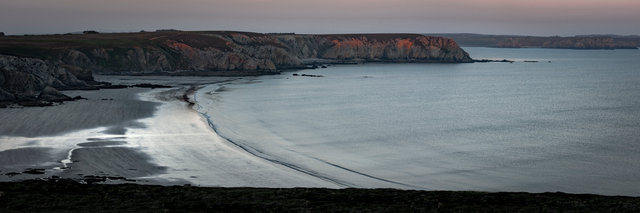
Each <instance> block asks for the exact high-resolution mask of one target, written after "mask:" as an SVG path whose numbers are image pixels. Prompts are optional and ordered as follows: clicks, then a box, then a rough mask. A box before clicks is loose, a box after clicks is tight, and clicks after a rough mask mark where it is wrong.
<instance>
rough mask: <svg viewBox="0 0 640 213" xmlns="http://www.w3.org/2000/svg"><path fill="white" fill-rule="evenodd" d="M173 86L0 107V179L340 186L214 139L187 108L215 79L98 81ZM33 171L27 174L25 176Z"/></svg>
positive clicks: (100, 92) (110, 78)
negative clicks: (45, 104) (56, 102)
mask: <svg viewBox="0 0 640 213" xmlns="http://www.w3.org/2000/svg"><path fill="white" fill-rule="evenodd" d="M98 78H100V80H103V81H108V82H112V83H114V84H135V83H147V82H153V83H156V84H163V85H170V86H173V88H166V89H147V88H126V89H109V90H104V89H103V90H98V91H95V90H94V91H66V92H65V93H67V94H69V95H73V96H76V95H80V96H82V97H85V98H87V99H88V100H80V101H75V102H67V103H64V104H61V105H58V106H52V107H38V108H7V109H0V117H1V118H2V120H3V121H10V122H2V123H1V124H0V141H1V143H0V162H2V163H1V164H0V171H1V173H2V174H3V175H0V181H19V180H25V179H37V178H50V177H52V176H58V177H63V178H75V179H86V178H87V177H89V178H91V177H109V178H111V179H109V178H106V180H107V181H108V182H114V183H118V182H123V181H135V182H138V183H146V184H162V185H174V184H193V185H202V186H227V187H231V186H253V187H295V186H306V187H338V186H337V185H335V184H333V183H330V182H327V181H324V180H321V179H318V178H315V177H312V176H309V175H306V174H303V173H300V172H297V171H295V170H292V169H290V168H286V167H284V166H280V165H277V164H273V163H270V162H268V161H265V160H263V159H260V158H257V157H255V156H253V155H251V154H248V153H246V152H245V151H244V150H242V149H240V148H238V147H236V146H234V145H233V144H232V143H229V142H228V141H226V140H224V139H223V138H221V137H219V136H218V135H217V134H216V133H215V132H214V131H213V130H212V129H211V128H210V127H209V126H208V124H207V122H206V120H205V119H204V118H203V117H202V116H201V115H200V114H198V113H197V111H195V110H194V109H192V107H193V105H192V104H190V103H187V102H185V101H184V100H183V99H184V97H183V96H184V95H185V94H188V92H187V90H191V91H193V89H194V88H197V87H198V86H199V85H207V84H211V83H216V82H225V81H229V80H233V78H220V77H206V78H202V77H179V78H176V77H131V76H98ZM33 169H36V170H34V171H35V172H25V171H29V170H33Z"/></svg>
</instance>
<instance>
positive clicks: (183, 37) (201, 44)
mask: <svg viewBox="0 0 640 213" xmlns="http://www.w3.org/2000/svg"><path fill="white" fill-rule="evenodd" d="M92 32H95V31H85V32H84V33H83V34H64V35H39V36H4V37H2V38H0V54H4V55H13V56H19V57H31V58H38V59H43V60H47V59H50V58H51V57H54V56H55V57H56V58H58V57H59V55H60V54H63V53H65V52H66V50H69V49H80V50H82V49H87V50H89V49H95V48H96V47H101V48H113V49H114V50H118V49H121V50H123V51H127V50H129V49H130V48H131V47H135V46H140V47H144V46H154V47H158V48H165V45H163V43H164V42H165V41H167V40H174V41H179V42H183V43H188V44H189V45H190V46H192V47H195V48H201V49H205V48H217V49H220V50H224V49H226V48H228V47H227V44H226V42H225V41H224V40H223V39H220V38H218V37H216V36H215V35H230V34H232V33H240V34H244V35H247V36H258V35H261V34H257V33H247V32H231V31H201V32H180V31H169V30H166V31H165V30H163V31H157V32H153V33H148V32H138V33H97V32H95V33H92Z"/></svg>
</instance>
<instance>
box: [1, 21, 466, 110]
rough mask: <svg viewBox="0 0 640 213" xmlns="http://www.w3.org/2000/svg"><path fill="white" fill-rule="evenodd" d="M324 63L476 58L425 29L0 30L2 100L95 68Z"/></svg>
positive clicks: (253, 68)
mask: <svg viewBox="0 0 640 213" xmlns="http://www.w3.org/2000/svg"><path fill="white" fill-rule="evenodd" d="M314 61H315V62H317V61H322V62H323V63H360V62H422V63H466V62H472V59H471V58H470V57H469V54H468V53H466V52H465V51H464V50H463V49H461V48H460V47H459V46H458V45H457V44H456V42H455V41H453V40H452V39H448V38H444V37H432V36H424V35H419V34H340V35H297V34H261V33H250V32H227V31H199V32H182V31H161V32H140V33H111V34H68V35H41V36H5V37H0V71H1V72H2V75H0V76H2V78H0V101H5V102H6V101H10V100H17V99H27V100H31V99H38V98H39V97H41V95H40V94H41V93H42V91H44V89H45V88H48V87H50V88H49V89H47V91H49V92H50V93H54V90H62V89H74V88H91V87H94V84H95V83H96V82H94V81H93V78H92V74H93V73H97V74H124V75H140V74H168V75H193V74H197V75H216V76H242V75H262V74H277V73H279V72H280V71H281V70H285V69H298V68H305V67H307V64H309V63H313V62H314Z"/></svg>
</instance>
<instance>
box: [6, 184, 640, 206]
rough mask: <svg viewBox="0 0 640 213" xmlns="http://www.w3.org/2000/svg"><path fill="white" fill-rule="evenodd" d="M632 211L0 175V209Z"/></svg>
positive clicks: (464, 195)
mask: <svg viewBox="0 0 640 213" xmlns="http://www.w3.org/2000/svg"><path fill="white" fill-rule="evenodd" d="M212 211H224V212H640V197H622V196H601V195H588V194H565V193H539V194H534V193H506V192H500V193H486V192H452V191H413V190H397V189H322V188H293V189H268V188H206V187H193V186H188V185H185V186H152V185H135V184H122V185H104V184H80V183H77V182H75V181H71V180H48V181H40V180H32V181H25V182H17V183H9V182H4V183H0V212H212Z"/></svg>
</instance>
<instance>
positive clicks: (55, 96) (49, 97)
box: [38, 86, 74, 102]
mask: <svg viewBox="0 0 640 213" xmlns="http://www.w3.org/2000/svg"><path fill="white" fill-rule="evenodd" d="M38 100H40V101H50V102H62V101H70V100H74V99H73V98H71V97H69V96H66V95H64V94H62V93H60V92H59V91H58V90H57V89H55V88H53V87H51V86H46V87H45V88H44V89H42V91H41V92H40V95H38Z"/></svg>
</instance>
